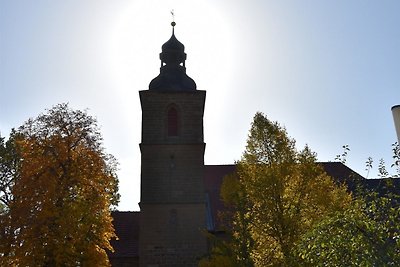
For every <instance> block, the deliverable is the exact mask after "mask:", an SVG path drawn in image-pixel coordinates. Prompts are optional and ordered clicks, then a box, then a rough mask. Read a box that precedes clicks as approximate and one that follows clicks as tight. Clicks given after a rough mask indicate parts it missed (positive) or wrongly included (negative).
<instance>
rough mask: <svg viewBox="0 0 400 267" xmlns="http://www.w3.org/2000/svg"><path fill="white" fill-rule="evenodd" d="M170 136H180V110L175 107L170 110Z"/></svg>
mask: <svg viewBox="0 0 400 267" xmlns="http://www.w3.org/2000/svg"><path fill="white" fill-rule="evenodd" d="M168 136H178V111H177V110H176V108H174V107H171V108H170V109H169V110H168Z"/></svg>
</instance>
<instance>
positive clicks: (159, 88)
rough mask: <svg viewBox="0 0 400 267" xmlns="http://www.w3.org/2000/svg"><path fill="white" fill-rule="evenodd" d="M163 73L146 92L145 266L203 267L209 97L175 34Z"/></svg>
mask: <svg viewBox="0 0 400 267" xmlns="http://www.w3.org/2000/svg"><path fill="white" fill-rule="evenodd" d="M171 25H172V27H173V28H172V36H171V38H170V39H169V40H168V41H167V42H166V43H165V44H164V45H163V46H162V52H161V54H160V59H161V68H160V74H159V75H158V76H157V77H156V78H154V79H153V80H152V81H151V82H150V85H149V90H143V91H140V92H139V94H140V102H141V106H142V142H141V144H140V150H141V160H142V165H141V199H140V211H141V212H140V234H139V261H140V266H142V267H145V266H146V267H147V266H148V267H150V266H152V267H156V266H159V267H161V266H185V267H186V266H197V264H198V261H199V258H200V257H201V256H203V255H204V254H205V253H206V250H207V243H206V237H205V235H204V233H203V231H204V229H205V228H206V211H205V192H204V150H205V143H204V137H203V114H204V104H205V97H206V92H205V91H200V90H197V89H196V83H195V82H194V81H193V80H192V79H191V78H190V77H189V76H188V75H187V74H186V67H185V60H186V53H185V51H184V49H185V47H184V45H183V44H182V43H180V42H179V41H178V40H177V39H176V37H175V33H174V27H175V22H172V24H171Z"/></svg>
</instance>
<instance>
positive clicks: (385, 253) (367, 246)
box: [296, 144, 400, 266]
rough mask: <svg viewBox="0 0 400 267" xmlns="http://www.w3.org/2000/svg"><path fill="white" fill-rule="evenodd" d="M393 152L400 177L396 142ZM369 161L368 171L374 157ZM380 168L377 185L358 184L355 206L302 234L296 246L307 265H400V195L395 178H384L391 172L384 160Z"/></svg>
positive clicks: (395, 175) (325, 219)
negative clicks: (373, 187) (379, 179)
mask: <svg viewBox="0 0 400 267" xmlns="http://www.w3.org/2000/svg"><path fill="white" fill-rule="evenodd" d="M393 152H394V155H393V159H394V163H393V165H392V167H393V166H396V171H397V173H396V174H393V175H392V177H398V174H399V173H400V171H399V168H398V166H399V165H400V161H399V158H400V157H399V156H400V153H399V148H398V145H397V144H394V145H393ZM366 165H367V170H368V171H369V169H370V168H372V159H371V158H368V160H367V162H366ZM378 171H379V173H378V176H379V177H381V181H380V185H379V187H378V188H375V189H368V188H366V187H365V186H363V184H359V185H358V188H357V194H356V196H355V200H354V201H353V205H352V206H349V208H348V209H346V210H345V211H344V212H340V213H339V212H338V213H336V214H335V215H333V216H330V217H327V218H324V219H323V220H322V221H321V222H319V223H318V224H317V225H316V226H315V227H314V228H313V229H311V231H309V232H308V233H306V234H305V235H304V236H303V238H302V240H301V242H299V244H298V246H297V248H296V250H297V253H298V254H299V255H300V256H301V258H302V259H303V262H304V264H305V265H306V266H400V195H399V194H398V193H396V192H398V191H397V189H396V188H395V184H394V182H395V180H393V179H392V178H385V177H388V176H389V173H388V171H387V170H386V167H385V165H384V161H383V160H380V161H379V167H378ZM383 178H385V179H383ZM376 190H378V191H376Z"/></svg>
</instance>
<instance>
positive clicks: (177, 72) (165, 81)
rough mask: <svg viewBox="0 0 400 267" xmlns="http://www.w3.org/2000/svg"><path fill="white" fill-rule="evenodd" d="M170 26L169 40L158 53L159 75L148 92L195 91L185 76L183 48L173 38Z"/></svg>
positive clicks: (190, 81) (194, 85)
mask: <svg viewBox="0 0 400 267" xmlns="http://www.w3.org/2000/svg"><path fill="white" fill-rule="evenodd" d="M171 25H172V36H171V38H170V39H169V40H168V41H167V42H166V43H164V44H163V45H162V47H161V50H162V52H161V53H160V60H161V68H160V74H159V75H158V76H157V77H156V78H154V79H153V80H152V81H151V82H150V85H149V89H150V90H158V91H192V90H196V83H195V82H194V81H193V79H192V78H190V77H189V76H188V75H187V74H186V67H185V60H186V53H185V46H184V45H183V44H182V43H181V42H179V41H178V39H176V37H175V31H174V27H175V25H176V23H175V22H172V23H171Z"/></svg>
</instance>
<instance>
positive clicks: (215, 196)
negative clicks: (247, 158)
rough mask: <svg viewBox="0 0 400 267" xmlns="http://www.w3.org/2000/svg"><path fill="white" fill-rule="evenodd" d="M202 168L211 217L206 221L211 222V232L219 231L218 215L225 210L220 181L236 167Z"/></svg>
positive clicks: (207, 166)
mask: <svg viewBox="0 0 400 267" xmlns="http://www.w3.org/2000/svg"><path fill="white" fill-rule="evenodd" d="M204 167H205V170H204V187H205V190H206V193H207V195H208V203H207V204H208V205H209V207H207V208H208V209H209V211H210V214H209V215H211V218H207V219H208V221H211V224H212V227H211V230H221V227H220V223H219V216H218V213H219V212H221V211H223V210H225V209H226V208H225V206H224V203H223V201H222V200H221V196H220V190H221V185H222V180H223V178H224V177H225V176H226V175H228V174H231V173H234V172H235V170H236V165H234V164H232V165H206V166H204ZM209 228H210V227H209ZM209 230H210V229H209Z"/></svg>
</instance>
